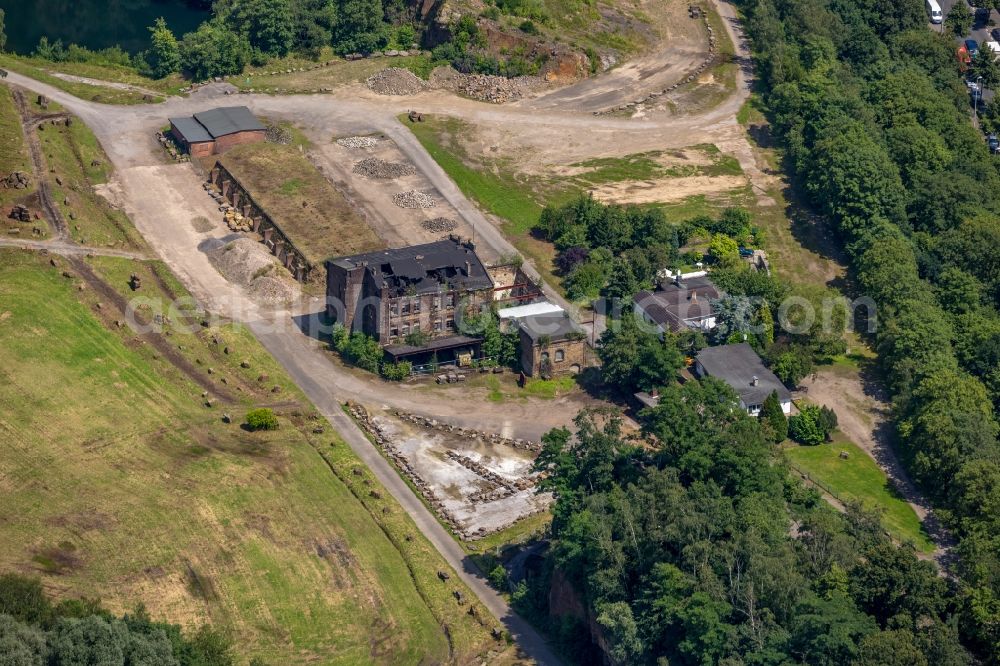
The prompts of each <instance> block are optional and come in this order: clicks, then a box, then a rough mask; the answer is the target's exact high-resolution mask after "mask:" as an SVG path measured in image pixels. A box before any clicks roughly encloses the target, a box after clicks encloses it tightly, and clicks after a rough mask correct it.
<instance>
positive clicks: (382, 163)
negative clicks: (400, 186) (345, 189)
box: [354, 157, 417, 178]
mask: <svg viewBox="0 0 1000 666" xmlns="http://www.w3.org/2000/svg"><path fill="white" fill-rule="evenodd" d="M416 172H417V170H416V168H415V167H414V166H413V165H412V164H404V163H402V162H387V161H386V160H380V159H378V158H375V157H369V158H366V159H363V160H361V161H360V162H358V163H356V164H355V165H354V173H356V174H358V175H360V176H364V177H365V178H402V177H403V176H412V175H413V174H415V173H416Z"/></svg>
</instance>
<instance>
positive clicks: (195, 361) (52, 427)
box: [0, 250, 496, 664]
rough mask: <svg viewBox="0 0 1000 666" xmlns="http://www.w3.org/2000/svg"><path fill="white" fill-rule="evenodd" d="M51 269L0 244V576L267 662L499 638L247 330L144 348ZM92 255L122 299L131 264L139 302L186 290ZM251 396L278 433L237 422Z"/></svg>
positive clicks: (95, 296)
mask: <svg viewBox="0 0 1000 666" xmlns="http://www.w3.org/2000/svg"><path fill="white" fill-rule="evenodd" d="M56 263H57V265H56V266H51V265H50V264H49V257H47V256H41V255H37V254H31V253H26V252H20V251H14V250H8V251H3V252H0V432H2V434H3V441H4V449H3V450H4V454H3V455H2V456H0V492H2V494H3V502H0V571H19V572H24V573H28V574H33V575H39V576H41V577H42V578H43V582H44V584H45V585H46V587H47V588H48V589H50V590H51V591H53V592H55V593H56V594H58V595H59V596H81V595H85V596H90V597H100V598H101V599H102V600H103V601H104V602H105V603H106V604H107V605H108V606H109V607H110V608H112V609H114V610H117V611H124V610H129V609H130V608H131V607H132V605H133V604H135V603H138V602H142V603H144V604H145V605H146V606H147V608H148V609H149V610H150V612H151V614H152V615H153V616H154V617H157V618H162V619H165V620H168V621H172V622H177V623H180V624H182V625H195V624H200V623H204V622H211V623H213V624H214V625H215V626H216V627H217V628H219V629H220V630H222V631H224V632H225V633H227V634H229V635H230V636H231V637H232V638H233V639H234V641H235V645H236V649H237V651H238V652H239V653H240V654H241V655H242V656H243V657H244V658H248V657H250V656H260V657H262V658H263V659H265V661H267V662H269V663H279V662H280V663H290V664H291V663H348V664H358V663H417V662H421V661H425V662H434V663H440V662H444V661H447V660H449V658H450V655H453V657H452V658H454V659H455V660H459V661H463V662H464V661H475V662H476V663H478V661H479V660H481V659H479V658H478V657H477V655H482V654H483V653H485V651H486V650H488V649H490V648H491V647H494V646H496V643H495V642H494V641H493V640H492V639H491V638H490V637H489V633H488V627H489V622H487V623H486V624H487V626H486V627H483V626H481V625H480V624H479V622H477V621H476V620H475V618H473V617H471V616H469V615H468V614H467V613H466V611H467V606H466V607H460V606H458V605H457V604H456V603H455V601H454V599H453V598H452V597H451V591H452V590H453V589H461V590H462V591H463V592H464V593H465V594H466V596H467V597H469V596H471V595H470V593H469V592H468V590H466V589H465V588H464V586H463V585H462V584H461V583H459V582H457V581H456V578H455V577H454V576H452V579H451V581H449V583H448V584H447V585H445V584H443V583H442V582H441V581H439V580H438V579H437V577H436V575H435V572H436V571H437V570H440V569H447V565H446V564H445V563H444V562H443V560H441V558H440V556H439V555H438V554H437V552H436V551H435V550H434V549H433V547H432V546H431V545H430V544H429V543H428V542H427V541H426V540H425V539H424V538H423V537H422V536H421V535H420V533H419V530H417V529H416V527H415V526H414V524H413V523H412V521H411V520H410V519H409V517H408V516H407V515H406V514H405V512H403V511H402V509H401V508H400V507H399V506H398V505H397V504H396V503H395V502H394V501H393V500H392V499H391V498H390V497H389V495H388V493H387V492H386V491H385V490H384V489H383V488H381V487H380V486H379V484H378V482H377V481H375V480H374V479H373V477H372V476H371V473H370V472H369V471H367V470H366V469H364V466H363V465H362V464H361V463H360V462H359V461H358V459H357V458H356V457H355V456H354V455H353V454H352V453H351V451H350V449H349V448H348V447H347V446H346V445H344V444H343V443H342V442H341V441H340V440H339V439H338V437H337V436H336V434H335V433H332V432H330V430H329V426H328V424H326V425H325V427H324V431H323V432H315V431H314V430H315V428H316V427H317V426H321V425H324V424H325V422H324V421H322V420H320V419H319V418H318V416H317V415H316V413H315V411H314V410H313V408H312V407H311V405H310V404H309V403H308V401H306V400H305V398H304V396H302V395H301V394H300V393H299V392H298V391H297V390H296V388H295V387H294V385H293V384H292V382H291V381H290V380H289V379H288V377H287V376H286V375H285V374H284V373H283V372H282V370H281V368H280V367H279V366H278V365H277V364H276V363H275V361H274V360H273V359H272V358H271V357H270V356H269V355H268V354H267V353H266V352H265V351H264V350H263V349H262V348H261V347H260V346H259V345H258V344H257V342H256V340H255V339H254V338H253V337H252V336H251V335H250V334H249V333H248V332H246V331H245V330H244V329H242V328H238V327H233V326H231V325H225V326H221V327H212V328H202V327H200V326H197V325H196V326H195V328H196V330H197V332H196V333H193V334H192V333H183V332H180V331H175V332H174V334H173V335H171V336H169V337H165V338H161V340H162V341H163V342H162V343H160V344H161V346H160V347H157V346H155V345H154V339H152V338H150V339H143V338H140V337H138V336H137V335H136V334H135V333H133V332H132V331H131V329H129V328H127V327H123V328H119V327H117V326H116V325H114V321H115V320H120V319H124V315H122V314H121V313H120V312H117V311H116V310H115V309H114V308H115V307H116V306H115V298H112V297H111V296H110V295H109V294H107V293H97V292H96V291H95V287H94V285H89V284H86V283H85V282H84V281H82V280H81V279H79V277H78V274H77V271H76V268H74V267H73V266H71V265H69V264H68V263H66V262H65V260H61V259H57V260H56ZM91 267H92V269H93V270H94V271H95V273H97V274H98V275H99V276H101V277H102V278H103V279H104V280H105V283H106V284H107V285H109V286H110V287H111V288H112V289H113V290H114V291H117V292H118V293H119V294H120V295H122V296H126V297H127V296H128V288H127V286H126V285H125V281H126V280H127V276H128V275H129V274H130V273H132V272H141V274H142V277H143V287H142V291H141V294H142V295H143V296H145V297H147V298H149V299H152V302H155V301H156V300H158V299H161V298H167V299H169V298H171V297H175V296H185V295H186V294H185V292H183V290H182V288H181V287H180V285H179V284H178V283H177V282H176V280H175V279H174V278H173V276H172V275H170V273H169V271H168V270H167V268H166V267H165V266H163V265H162V264H159V263H152V262H149V263H137V262H132V261H126V260H118V259H110V258H96V259H94V260H93V261H92V262H91ZM63 271H69V272H70V274H71V275H72V276H73V277H71V278H66V277H64V276H63ZM157 278H159V279H157ZM79 286H84V288H83V289H79V288H78V287H79ZM98 304H100V306H99V305H98ZM144 312H145V316H147V317H151V316H152V311H144ZM175 318H178V319H180V318H181V317H176V316H175ZM196 321H197V320H196ZM175 323H176V322H175ZM216 340H218V344H216ZM162 345H165V347H164V346H162ZM169 348H173V349H174V350H175V351H176V352H177V353H179V354H180V356H182V357H183V359H185V360H186V361H187V364H183V363H181V362H179V361H178V360H176V359H172V358H170V357H169V353H168V350H169ZM170 353H174V352H170ZM243 361H247V364H248V365H249V366H250V367H249V368H243V367H242V362H243ZM209 368H213V370H212V371H211V372H210V371H209ZM261 377H263V379H261ZM223 379H225V380H226V381H225V383H223ZM206 381H207V382H210V383H211V384H212V386H213V387H214V388H213V391H212V393H213V394H214V395H215V396H216V397H217V398H218V399H219V400H220V401H219V402H217V403H216V404H215V405H214V406H212V407H208V406H206V405H205V402H204V398H203V397H202V391H203V390H204V387H203V384H204V383H205V382H206ZM272 387H277V390H278V391H279V392H278V393H274V392H272V390H271V389H272ZM227 393H228V394H229V395H230V396H232V397H231V402H229V403H226V402H225V401H224V400H225V398H224V397H223V396H224V395H225V394H227ZM265 404H270V405H272V406H273V407H274V408H275V410H276V411H277V412H278V414H279V420H280V428H279V429H278V430H277V431H274V432H268V433H251V432H247V431H245V430H243V429H241V428H240V426H239V425H238V424H239V423H240V422H241V421H242V419H243V417H244V415H245V414H246V411H247V410H248V409H250V408H252V407H255V406H260V405H265ZM224 413H226V414H230V415H232V417H233V421H234V422H233V423H232V424H227V423H224V421H223V418H222V416H223V414H224ZM355 469H357V470H358V471H357V473H355ZM443 626H447V627H448V632H447V635H446V632H445V631H444V630H443V629H442V627H443ZM452 651H453V652H452Z"/></svg>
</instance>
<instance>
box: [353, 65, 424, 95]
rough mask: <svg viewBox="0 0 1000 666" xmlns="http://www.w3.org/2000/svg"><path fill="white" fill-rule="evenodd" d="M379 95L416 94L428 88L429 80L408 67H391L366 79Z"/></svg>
mask: <svg viewBox="0 0 1000 666" xmlns="http://www.w3.org/2000/svg"><path fill="white" fill-rule="evenodd" d="M365 83H366V84H367V85H368V87H369V88H370V89H371V90H372V91H374V92H376V93H378V94H379V95H415V94H417V93H419V92H422V91H423V90H425V89H426V88H427V82H426V81H424V80H423V79H421V78H420V77H418V76H417V75H416V74H414V73H413V72H411V71H410V70H408V69H403V68H402V67H389V68H387V69H383V70H382V71H381V72H376V73H375V74H372V75H371V76H369V77H368V80H367V81H365Z"/></svg>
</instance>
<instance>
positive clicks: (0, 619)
mask: <svg viewBox="0 0 1000 666" xmlns="http://www.w3.org/2000/svg"><path fill="white" fill-rule="evenodd" d="M47 655H48V647H47V644H46V639H45V633H44V632H42V631H41V630H40V629H38V628H37V627H31V626H28V625H27V624H23V623H21V622H18V621H17V620H15V619H14V618H13V617H11V616H10V615H0V666H45V664H46V663H47V660H46V657H47Z"/></svg>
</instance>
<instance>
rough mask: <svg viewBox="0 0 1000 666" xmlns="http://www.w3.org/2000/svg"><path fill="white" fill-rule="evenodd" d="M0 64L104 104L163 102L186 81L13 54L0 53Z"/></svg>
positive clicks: (121, 68)
mask: <svg viewBox="0 0 1000 666" xmlns="http://www.w3.org/2000/svg"><path fill="white" fill-rule="evenodd" d="M0 67H2V68H4V69H8V70H10V71H12V72H17V73H18V74H24V75H25V76H30V77H31V78H33V79H35V80H36V81H41V82H43V83H48V84H49V85H50V86H53V87H55V88H59V89H60V90H62V91H64V92H67V93H69V94H70V95H73V96H74V97H79V98H80V99H85V100H88V101H92V102H101V103H103V104H149V103H151V102H162V101H163V98H164V96H165V95H168V94H177V93H178V91H179V90H180V88H181V87H182V86H183V85H184V84H185V82H184V81H183V79H181V77H180V75H176V74H175V75H172V76H171V77H168V78H167V79H164V80H161V81H156V80H153V79H147V78H146V77H144V76H140V75H139V74H138V73H137V72H136V71H135V70H134V69H130V68H127V67H111V66H104V65H92V64H89V63H73V62H58V63H57V62H49V61H48V60H42V59H40V58H34V57H28V56H18V55H14V54H12V53H0ZM52 72H61V73H65V74H71V75H73V76H80V77H85V78H88V79H95V80H100V81H110V82H113V83H126V84H130V85H134V86H139V87H141V88H144V89H147V90H149V91H150V92H152V93H157V94H155V95H148V94H146V93H142V92H139V91H136V90H122V89H119V88H112V87H109V86H103V85H91V84H89V83H80V82H76V81H66V80H65V79H61V78H59V77H58V76H53V75H52Z"/></svg>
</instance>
